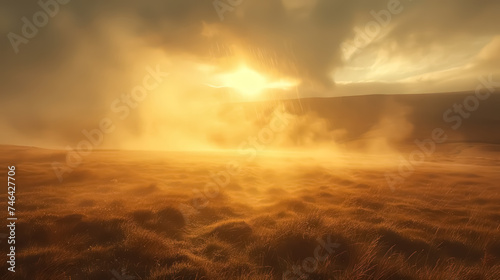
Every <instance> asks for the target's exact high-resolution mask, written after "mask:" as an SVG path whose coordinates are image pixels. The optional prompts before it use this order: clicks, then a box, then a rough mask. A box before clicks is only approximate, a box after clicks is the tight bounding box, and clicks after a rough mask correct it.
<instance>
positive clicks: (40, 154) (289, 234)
mask: <svg viewBox="0 0 500 280" xmlns="http://www.w3.org/2000/svg"><path fill="white" fill-rule="evenodd" d="M64 157H65V153H64V152H63V151H55V150H45V149H38V148H28V147H16V146H3V147H2V148H1V162H2V163H3V165H4V166H7V165H14V164H15V165H16V169H17V170H18V172H17V175H16V176H17V181H16V184H17V189H16V196H17V198H16V204H15V205H16V210H17V215H18V217H19V220H18V222H17V226H16V231H17V235H16V239H17V243H16V248H17V254H16V256H17V258H16V273H15V276H16V278H15V279H51V280H57V279H72V280H79V279H105V280H109V279H116V280H123V279H127V280H129V279H240V280H243V279H257V280H259V279H339V280H341V279H342V280H351V279H360V280H361V279H390V280H399V279H404V280H411V279H425V280H428V279H442V280H445V279H446V280H455V279H457V280H459V279H460V280H466V279H470V280H476V279H477V280H481V279H488V280H495V279H500V203H499V202H500V193H499V190H500V185H499V181H500V172H499V171H500V167H499V160H500V147H499V146H497V145H489V144H474V143H468V144H467V143H466V144H464V143H462V144H459V143H448V144H443V145H442V146H441V147H440V148H439V149H438V151H437V152H436V153H435V154H433V156H432V157H431V158H429V159H428V160H427V161H426V162H425V163H422V164H420V165H419V166H417V167H416V168H415V172H414V173H413V174H412V175H410V176H409V177H408V178H406V180H405V181H404V182H403V183H402V184H401V185H400V186H398V187H397V188H396V189H395V190H394V191H391V189H390V188H389V187H388V185H387V182H386V179H385V175H384V174H385V172H386V171H387V170H391V168H394V165H395V164H396V163H397V161H396V160H395V158H393V157H392V156H387V157H385V156H375V155H371V156H368V155H360V154H349V153H342V154H334V153H332V154H328V153H323V154H306V153H304V154H300V153H279V154H278V153H266V152H261V153H259V154H258V155H257V156H256V158H255V159H253V160H246V158H245V157H242V156H241V155H238V154H235V153H231V152H227V153H216V152H212V153H210V152H206V153H201V152H200V153H195V152H192V153H187V152H186V153H184V152H133V151H107V150H100V151H94V152H93V153H91V154H90V155H89V156H87V157H86V158H85V159H84V161H83V162H82V164H81V165H80V166H78V167H77V168H75V169H74V171H73V172H71V173H70V174H66V176H65V177H64V180H63V182H62V183H60V182H59V181H58V180H57V178H56V176H55V175H54V173H53V172H52V168H51V163H52V162H53V161H62V160H64ZM228 162H238V164H239V166H240V170H239V172H235V173H234V175H231V176H230V177H229V179H228V178H225V179H224V178H223V177H220V178H219V179H224V180H223V183H222V187H221V188H220V191H219V192H218V193H217V192H208V193H207V194H209V195H210V196H212V197H210V198H206V197H205V199H200V196H199V194H200V193H203V192H204V186H205V185H206V184H207V183H208V182H211V180H212V179H213V178H211V174H212V173H216V174H217V173H218V172H221V171H225V170H226V168H227V163H228ZM6 173H7V169H6V170H5V174H6ZM2 176H6V175H2ZM226 179H228V180H226ZM196 190H198V191H200V193H199V192H197V191H196ZM1 201H6V194H2V195H1ZM6 212H7V211H2V215H3V216H2V217H4V218H5V216H6ZM318 238H319V239H320V240H323V241H324V242H327V241H328V240H329V241H328V242H330V244H331V243H335V246H334V247H331V246H330V247H328V248H329V250H327V249H325V247H321V245H320V244H321V242H320V241H318ZM2 248H3V249H2V250H5V251H6V250H7V247H6V244H5V242H2ZM317 248H319V249H317ZM332 248H334V249H332ZM316 251H317V252H316ZM315 253H318V255H321V256H322V257H321V261H320V260H318V259H317V258H316V257H315ZM3 256H4V258H5V254H3ZM315 259H316V261H315V262H313V261H314V260H315ZM1 266H2V267H1V269H0V271H1V274H2V275H1V279H14V278H10V277H12V275H10V274H8V272H7V269H6V268H7V264H6V262H5V261H2V265H1ZM287 271H292V272H291V273H286V272H287ZM293 271H295V272H293ZM299 271H300V272H299ZM284 273H285V274H284ZM300 277H302V278H300Z"/></svg>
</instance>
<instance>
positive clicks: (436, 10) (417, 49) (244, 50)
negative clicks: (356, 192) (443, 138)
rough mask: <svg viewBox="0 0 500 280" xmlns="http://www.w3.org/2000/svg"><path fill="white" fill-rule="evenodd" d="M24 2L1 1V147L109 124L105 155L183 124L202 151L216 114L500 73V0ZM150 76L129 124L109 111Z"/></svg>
mask: <svg viewBox="0 0 500 280" xmlns="http://www.w3.org/2000/svg"><path fill="white" fill-rule="evenodd" d="M21 2H22V3H21ZM27 2H28V1H2V3H0V31H1V33H2V36H3V38H4V39H3V40H2V41H1V44H0V56H1V66H0V69H1V75H0V87H1V100H0V101H1V103H0V114H1V117H2V118H1V121H0V129H2V131H3V132H5V133H2V134H3V135H8V136H3V137H2V139H1V140H2V141H1V142H2V143H13V142H15V143H19V144H30V143H33V139H34V138H36V139H38V140H37V141H38V142H37V143H39V144H40V145H49V146H50V145H51V144H53V143H57V145H66V144H72V143H75V141H78V139H80V138H81V137H82V135H81V130H82V129H88V130H91V129H92V128H93V127H98V124H99V122H100V121H101V120H102V119H103V118H105V117H106V116H112V117H110V118H112V119H113V118H114V119H113V121H114V123H115V124H116V126H117V129H121V131H122V132H121V133H120V134H118V135H120V137H114V138H109V139H106V143H108V145H109V146H114V144H115V143H120V145H124V146H127V143H126V142H127V141H123V139H124V138H125V139H129V138H130V137H131V136H134V139H136V140H134V141H140V140H137V139H141V138H142V137H144V135H149V134H148V133H146V134H145V133H144V131H145V130H147V131H152V132H154V133H157V135H160V134H161V135H163V134H168V135H169V136H168V137H167V136H165V137H166V138H168V139H170V140H172V139H173V138H175V137H174V136H172V135H175V134H176V133H180V132H178V130H175V129H170V130H165V132H159V131H161V130H162V129H164V128H162V127H171V128H172V127H176V126H186V125H188V126H190V127H191V129H190V130H191V132H190V133H193V139H194V138H196V137H195V136H194V135H196V131H197V129H202V127H203V128H204V127H206V126H207V124H206V123H203V122H201V123H200V124H199V126H197V125H194V124H193V120H194V119H196V118H198V119H203V118H206V116H207V114H211V113H213V114H215V113H214V111H217V109H213V110H212V109H207V108H217V106H219V104H220V103H221V102H227V101H238V100H256V99H259V98H273V97H288V98H293V97H297V96H299V97H307V96H341V95H360V94H375V93H390V94H406V93H421V92H426V93H430V92H443V91H445V92H447V91H462V90H470V89H474V88H475V86H476V84H477V83H478V81H477V77H478V76H479V75H488V74H493V75H497V74H499V71H498V63H499V62H500V29H499V26H500V17H499V16H498V14H499V12H500V1H496V0H483V1H477V0H476V1H472V0H470V1H466V0H441V1H424V0H404V1H388V0H370V1H368V0H366V1H353V0H349V1H335V0H231V1H230V0H221V1H215V2H214V1H211V0H210V1H201V0H198V1H195V0H148V1H132V0H120V1H118V0H109V1H77V0H72V1H64V0H60V2H56V1H55V0H53V1H50V0H42V1H40V2H41V3H48V4H47V8H46V10H47V11H48V13H49V15H48V16H47V15H46V13H47V12H44V8H42V7H41V5H40V4H39V3H37V2H36V1H29V3H27ZM54 3H57V5H55V4H54ZM24 17H25V18H24ZM26 22H29V23H26ZM37 24H38V26H37ZM33 27H34V29H35V30H33ZM148 67H149V68H148ZM147 68H148V69H150V70H146V69H147ZM151 69H156V70H158V69H161V71H162V73H166V72H168V73H169V75H168V76H166V75H164V76H162V80H161V82H160V83H158V85H157V86H155V87H154V89H151V90H148V93H147V97H146V98H144V100H141V102H138V104H134V105H137V106H136V107H134V106H129V107H130V108H129V109H128V111H127V112H128V113H127V112H126V110H125V109H124V108H123V107H120V105H121V103H120V104H117V103H114V102H116V100H117V99H118V100H120V98H121V96H122V95H123V94H129V93H130V92H131V90H133V89H134V87H137V86H140V85H142V84H143V82H144V79H145V78H146V76H147V75H149V74H148V73H150V71H151ZM148 71H149V72H148ZM162 75H163V74H162ZM120 102H123V101H120ZM210 104H212V105H213V107H210V106H209V105H210ZM127 106H128V105H127ZM132 107H134V108H132ZM113 108H114V109H113ZM120 108H121V109H120ZM207 111H209V112H207ZM186 114H188V115H189V118H187V117H186ZM118 120H119V121H118ZM210 125H211V126H212V125H213V126H214V128H213V129H217V128H219V125H220V124H217V123H215V124H214V123H211V124H210ZM120 126H122V128H120ZM186 133H187V132H182V134H186ZM184 136H186V135H184ZM13 139H15V140H13ZM158 139H163V138H162V137H160V136H158ZM168 139H167V140H162V141H167V142H168V141H169V140H168ZM179 139H180V138H179ZM182 139H183V140H182V141H181V140H175V141H174V140H172V145H173V146H175V145H181V144H183V143H184V144H185V141H186V140H185V139H189V137H187V136H186V137H182ZM124 143H125V144H124Z"/></svg>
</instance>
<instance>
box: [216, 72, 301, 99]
mask: <svg viewBox="0 0 500 280" xmlns="http://www.w3.org/2000/svg"><path fill="white" fill-rule="evenodd" d="M216 78H217V84H208V85H209V86H211V87H214V88H231V89H234V90H235V91H237V92H239V93H241V94H244V95H247V96H255V95H258V94H260V93H262V92H263V91H264V90H266V89H288V88H290V87H293V86H295V85H296V84H297V83H296V82H292V81H288V80H285V79H280V80H271V79H270V78H268V77H266V76H264V75H262V74H260V73H259V72H257V71H254V70H252V69H250V68H248V67H246V66H242V67H240V68H239V69H238V70H236V71H235V72H231V73H225V74H220V75H218V76H217V77H216Z"/></svg>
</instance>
